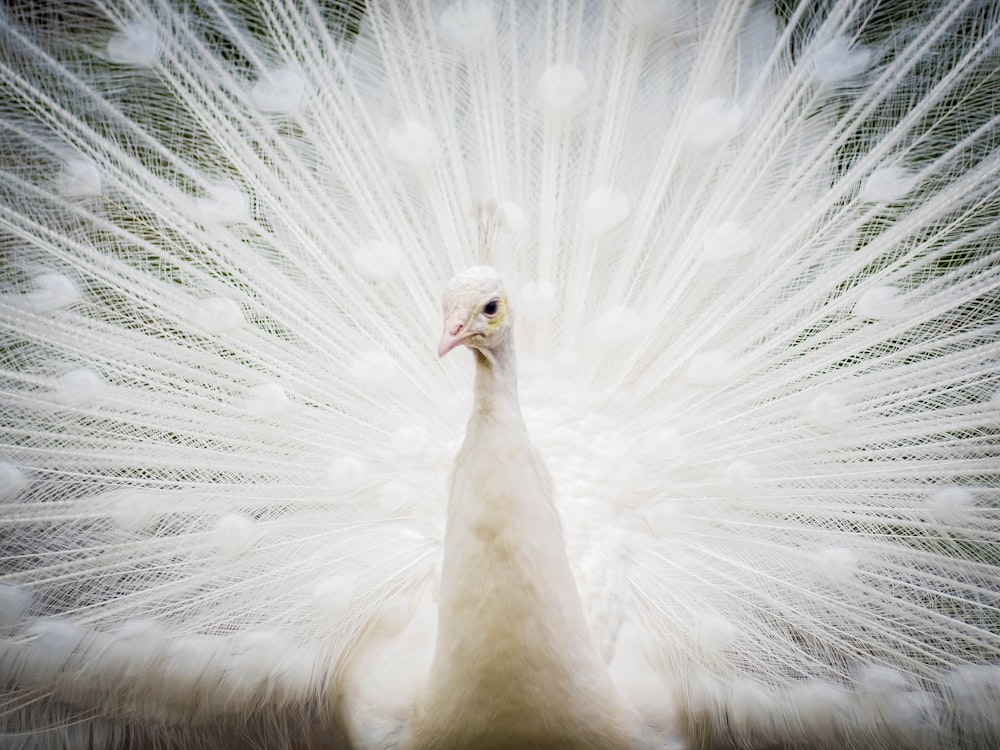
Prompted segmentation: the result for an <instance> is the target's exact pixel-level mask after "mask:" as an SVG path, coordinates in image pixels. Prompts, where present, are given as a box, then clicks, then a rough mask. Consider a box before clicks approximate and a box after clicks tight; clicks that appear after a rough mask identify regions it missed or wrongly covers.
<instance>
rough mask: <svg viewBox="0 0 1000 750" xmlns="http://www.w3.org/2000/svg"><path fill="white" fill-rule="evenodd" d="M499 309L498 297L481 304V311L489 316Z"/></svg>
mask: <svg viewBox="0 0 1000 750" xmlns="http://www.w3.org/2000/svg"><path fill="white" fill-rule="evenodd" d="M499 309H500V300H498V299H491V300H490V301H489V302H487V303H486V304H485V305H484V306H483V312H484V313H485V314H486V315H488V316H490V317H493V316H494V315H496V314H497V311H498V310H499Z"/></svg>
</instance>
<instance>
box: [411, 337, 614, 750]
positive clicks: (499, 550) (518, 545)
mask: <svg viewBox="0 0 1000 750" xmlns="http://www.w3.org/2000/svg"><path fill="white" fill-rule="evenodd" d="M507 343H508V344H509V341H508V342H507ZM514 368H515V362H514V354H513V351H512V346H508V347H501V348H494V349H493V350H492V351H490V352H487V353H485V354H484V353H480V352H476V384H475V399H476V400H475V406H474V407H473V410H472V416H471V418H470V419H469V425H468V429H467V431H466V436H465V441H464V443H463V444H462V448H461V449H460V451H459V454H458V457H457V458H456V461H455V467H454V472H453V474H452V480H451V491H450V497H449V502H448V522H447V527H446V531H445V549H444V560H443V565H442V571H441V586H440V592H439V597H438V633H437V643H436V646H435V652H434V659H433V662H432V665H431V671H430V675H429V678H428V683H427V686H426V693H425V695H424V697H423V700H422V702H421V704H420V706H419V707H418V711H417V720H416V722H415V724H414V736H413V738H412V742H411V744H410V746H411V747H413V748H420V750H423V749H424V748H432V747H434V748H437V747H455V748H458V747H462V748H465V747H469V748H472V747H475V748H514V747H516V748H567V749H568V748H605V749H612V748H626V747H630V746H631V745H630V741H629V740H628V739H627V736H626V732H625V730H624V725H623V720H622V715H621V713H620V711H619V704H618V700H617V695H616V693H615V691H614V689H613V688H612V685H611V681H610V676H609V674H608V672H607V669H606V667H605V665H604V664H603V661H602V660H601V659H600V657H599V656H598V654H597V650H596V648H595V646H594V643H593V640H592V637H591V635H590V631H589V628H588V627H587V624H586V622H585V618H584V614H583V606H582V604H581V602H580V598H579V594H578V592H577V589H576V583H575V580H574V578H573V575H572V572H571V570H570V566H569V561H568V559H567V557H566V551H565V543H564V540H563V535H562V527H561V523H560V520H559V516H558V513H557V512H556V509H555V506H554V504H553V488H552V480H551V478H550V476H549V474H548V471H547V470H546V468H545V465H544V463H543V461H542V459H541V457H540V456H539V454H538V452H537V451H536V450H535V448H534V446H532V444H531V442H530V440H529V438H528V434H527V431H526V430H525V427H524V423H523V421H522V419H521V415H520V410H519V408H518V403H517V381H516V373H515V369H514Z"/></svg>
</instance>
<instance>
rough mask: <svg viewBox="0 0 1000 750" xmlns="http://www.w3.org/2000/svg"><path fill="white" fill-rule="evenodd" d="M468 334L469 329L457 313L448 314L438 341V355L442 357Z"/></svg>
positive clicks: (467, 336)
mask: <svg viewBox="0 0 1000 750" xmlns="http://www.w3.org/2000/svg"><path fill="white" fill-rule="evenodd" d="M470 335H471V331H468V330H466V327H465V321H464V320H462V319H461V318H460V317H458V316H457V315H451V316H449V317H448V318H447V319H446V320H445V322H444V333H442V334H441V341H440V342H439V343H438V356H439V357H443V356H444V355H445V354H447V353H448V352H450V351H451V350H452V349H454V348H455V347H456V346H458V345H459V344H461V343H462V342H463V341H465V340H466V339H467V338H469V336H470Z"/></svg>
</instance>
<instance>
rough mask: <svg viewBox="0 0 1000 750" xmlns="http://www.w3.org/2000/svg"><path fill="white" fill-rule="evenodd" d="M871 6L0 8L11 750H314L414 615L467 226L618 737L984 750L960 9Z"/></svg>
mask: <svg viewBox="0 0 1000 750" xmlns="http://www.w3.org/2000/svg"><path fill="white" fill-rule="evenodd" d="M890 5H891V4H888V3H877V2H871V3H868V2H866V3H838V2H831V3H825V4H812V3H800V4H797V5H794V6H787V7H786V4H783V3H778V4H776V9H775V10H772V9H771V8H767V7H765V6H763V5H760V4H757V3H749V2H747V3H743V2H707V3H702V2H667V3H658V2H645V1H644V0H636V1H635V2H629V3H626V4H624V6H622V7H619V6H618V5H616V4H609V5H608V6H607V7H603V6H602V7H597V6H594V5H591V4H587V3H560V2H554V3H530V4H526V3H519V2H514V1H513V0H509V1H508V2H496V3H487V2H459V3H454V4H451V5H447V6H445V5H439V4H437V3H430V2H428V3H409V4H406V3H385V4H378V3H375V4H372V7H370V8H367V9H366V10H365V12H364V13H363V14H362V13H360V12H359V11H356V10H354V9H352V8H349V7H348V8H343V7H340V6H339V5H337V4H324V3H319V4H316V5H312V4H305V3H296V2H278V3H262V4H255V3H251V4H246V5H244V4H235V5H234V4H222V5H217V4H204V5H197V6H196V7H190V8H187V9H184V10H181V9H178V8H176V7H174V6H172V5H171V4H169V3H149V4H148V5H145V4H142V3H122V4H118V3H100V4H98V5H96V6H95V7H94V8H93V9H90V10H85V9H84V8H83V7H82V6H81V7H76V6H74V7H72V8H68V9H61V10H60V9H49V10H47V11H45V12H42V11H38V12H34V11H31V10H27V9H21V10H18V9H16V8H9V9H6V10H4V11H2V13H3V16H0V21H3V22H2V23H0V132H2V134H3V142H4V144H5V145H4V146H3V147H2V149H0V243H2V245H0V247H2V251H0V252H2V258H0V283H2V290H0V310H2V312H0V317H2V324H0V326H2V331H3V339H2V341H3V344H2V346H0V373H2V378H0V384H2V385H0V387H2V390H3V400H4V410H3V411H4V414H3V416H2V417H0V445H2V447H0V500H2V502H3V508H4V510H3V513H2V519H0V528H2V531H0V536H2V538H3V542H2V545H3V546H2V552H0V667H2V668H0V673H2V674H3V675H4V676H3V677H2V678H0V681H2V682H3V685H4V690H5V694H6V695H7V696H8V698H7V699H6V702H5V704H4V708H3V709H2V711H0V714H2V715H3V716H4V717H5V718H3V719H0V726H3V727H4V729H5V730H6V731H8V732H9V734H8V735H6V736H4V741H5V742H6V741H7V740H8V739H9V740H10V742H12V743H15V746H16V743H17V742H20V741H22V740H23V742H24V744H25V746H26V747H27V746H32V745H31V743H32V742H34V740H35V739H36V735H34V734H32V732H33V731H34V730H37V729H40V728H41V727H42V726H43V724H46V723H48V724H51V725H52V726H54V727H61V729H54V730H53V732H54V734H51V735H47V736H46V737H47V741H48V742H49V743H50V744H53V745H58V744H60V743H62V744H67V743H68V744H71V745H72V744H73V743H77V744H84V743H86V742H89V743H90V744H91V745H94V746H116V745H117V746H127V745H129V744H130V743H132V742H138V741H140V740H138V739H137V737H139V736H140V735H142V736H145V737H146V738H147V739H149V740H150V741H153V740H155V741H157V742H161V743H162V744H164V745H167V744H169V743H170V742H175V743H176V742H181V743H184V742H188V741H190V742H192V743H194V742H196V741H197V742H201V743H203V744H204V745H206V746H211V745H212V743H213V742H214V743H215V744H217V745H221V746H226V747H229V746H233V745H232V744H228V743H240V742H244V740H245V741H246V743H247V744H248V745H250V744H252V743H253V742H254V741H265V740H264V739H262V738H267V740H266V741H269V742H271V741H273V743H274V745H275V746H280V745H282V744H289V745H290V744H292V743H294V742H297V741H302V742H306V741H307V740H309V741H320V738H324V739H325V740H326V741H329V742H330V743H334V744H336V743H338V742H340V741H341V739H340V738H339V737H338V736H336V729H335V728H334V727H333V723H332V712H333V710H334V709H331V708H330V707H331V706H337V705H340V703H339V701H340V700H341V698H342V697H343V696H342V695H341V694H340V693H339V692H338V691H340V690H341V687H338V680H339V678H340V677H341V676H342V675H343V673H344V670H345V668H346V665H348V664H349V663H350V662H351V659H352V658H354V656H355V653H356V650H357V648H358V644H359V643H362V642H364V641H365V640H366V639H372V638H375V637H388V638H391V637H393V636H395V635H397V634H399V633H401V632H403V631H404V630H405V628H406V624H407V623H408V622H409V621H410V618H411V615H412V612H413V611H414V608H415V607H416V606H417V605H416V604H415V603H414V602H415V601H416V600H417V599H419V598H420V597H422V596H428V595H429V596H433V591H434V586H435V578H436V568H437V565H438V564H439V559H440V554H441V549H442V545H443V538H444V535H443V523H444V504H445V497H446V491H445V488H446V483H447V476H448V466H449V463H450V460H451V457H452V455H453V454H454V451H455V449H456V447H457V445H458V442H459V440H460V438H461V434H462V429H463V428H462V425H463V420H464V418H465V415H466V414H467V411H468V410H467V400H468V398H469V394H470V392H471V387H470V384H469V382H468V379H467V377H468V376H467V374H466V372H465V371H466V369H467V368H466V367H464V366H463V364H462V363H458V362H453V361H446V362H443V363H439V362H438V360H437V359H436V358H435V356H434V346H433V345H434V340H435V334H436V332H437V330H438V327H439V324H440V310H439V306H438V296H439V293H440V287H441V285H442V283H443V282H444V281H445V280H446V279H447V278H448V277H449V276H450V275H451V273H452V272H453V271H454V270H455V269H458V268H461V267H463V266H466V265H471V264H473V263H475V262H476V261H477V258H476V253H477V250H478V247H479V242H478V241H477V236H476V231H477V227H476V221H475V218H474V206H475V205H477V203H478V202H480V201H482V200H495V201H496V205H497V206H498V211H499V212H500V213H501V214H502V215H503V222H502V225H503V226H502V228H500V229H498V231H497V235H496V237H495V242H494V243H493V254H494V257H493V261H492V262H493V263H495V264H496V265H497V266H498V267H499V268H500V269H501V270H502V271H503V274H504V277H505V278H506V279H507V282H508V287H509V288H510V289H511V290H513V296H514V297H515V299H514V300H513V302H512V306H513V309H514V310H515V311H516V312H515V314H516V316H517V325H518V342H519V349H520V353H521V360H522V368H521V388H522V402H523V407H524V412H525V418H526V421H527V423H528V426H529V429H530V431H531V433H532V438H533V440H534V442H535V443H536V444H537V446H538V448H539V449H540V450H541V452H542V453H543V455H544V457H545V459H546V462H547V464H548V466H549V468H550V470H551V471H552V474H553V476H554V478H555V480H556V486H557V488H558V498H559V504H560V510H561V512H562V515H563V520H564V525H565V533H566V536H567V544H568V548H569V553H570V558H571V560H572V561H573V563H574V566H575V573H576V575H577V581H578V585H579V587H580V590H581V595H582V596H583V598H584V603H585V605H586V606H587V609H588V615H589V616H590V618H591V621H592V622H591V624H592V626H593V628H594V631H595V633H596V634H597V635H598V640H599V641H600V642H601V646H602V648H603V649H604V652H605V654H606V655H607V657H608V659H609V662H612V663H614V664H617V665H618V672H617V674H618V675H619V677H620V680H623V681H624V680H626V679H627V678H626V677H625V675H630V674H632V675H636V676H635V677H634V680H633V681H632V683H631V684H629V685H626V686H624V687H623V691H624V692H625V693H626V694H631V695H633V696H639V697H641V698H642V699H641V700H640V699H639V697H635V698H634V700H635V701H636V702H638V703H642V705H643V708H642V710H643V711H644V717H645V719H646V721H647V723H648V724H649V725H650V726H653V725H655V726H665V725H667V724H670V723H671V721H672V718H673V716H674V713H675V711H677V710H679V711H680V712H681V713H683V714H684V715H685V716H686V717H688V720H689V722H690V725H691V727H692V732H693V735H692V736H693V739H692V742H693V743H694V744H697V743H698V742H699V741H704V743H705V744H706V745H711V744H712V743H720V744H725V743H727V742H732V743H734V744H738V745H742V746H750V745H756V746H770V745H774V744H785V745H789V746H794V744H795V743H796V742H800V743H801V742H806V741H812V740H813V739H815V738H816V737H819V738H820V740H818V741H826V742H828V744H838V743H839V744H841V745H846V746H889V745H890V744H891V743H894V742H895V743H897V744H899V745H901V746H913V747H925V746H945V745H948V744H949V743H962V742H964V743H965V745H966V746H969V747H974V746H976V745H977V743H978V744H980V745H982V744H984V743H987V742H990V741H993V740H995V739H996V737H997V734H998V731H1000V730H998V727H997V723H996V719H995V717H994V716H993V709H992V708H991V707H992V706H994V705H995V699H996V698H997V696H998V695H1000V669H998V666H997V665H998V664H1000V627H998V616H997V615H998V612H1000V583H998V577H997V573H996V571H997V566H998V565H1000V557H998V554H997V547H996V545H997V543H998V542H1000V525H998V520H1000V517H998V511H997V507H998V495H997V487H998V470H997V466H998V465H1000V463H998V459H1000V456H998V447H997V429H996V427H997V423H998V420H1000V398H998V395H997V394H998V393H1000V374H998V373H1000V352H998V349H997V344H996V341H997V340H998V337H1000V314H998V310H1000V306H998V299H1000V274H998V272H997V268H998V267H1000V250H998V247H1000V245H998V243H997V238H998V236H1000V220H998V219H997V216H1000V189H998V187H1000V149H998V148H997V147H998V145H1000V143H998V141H1000V116H998V114H997V109H996V102H997V101H1000V88H998V86H1000V84H998V80H997V75H996V70H997V55H998V48H997V45H996V43H995V38H996V35H997V32H998V29H1000V11H998V9H997V8H996V7H994V5H993V4H992V3H988V2H974V1H973V0H968V1H960V2H947V3H944V2H942V3H927V4H925V6H924V7H921V8H919V9H915V10H913V12H912V13H911V14H902V15H901V14H900V13H898V12H894V11H893V9H892V8H891V7H889V6H890ZM421 632H422V631H421ZM420 637H424V636H423V635H422V636H420ZM425 641H427V642H423V643H421V644H420V646H419V648H422V649H426V650H427V652H428V653H429V652H430V651H431V650H432V649H433V643H432V642H431V639H428V638H426V637H425ZM392 653H395V652H392ZM643 661H645V662H646V665H647V666H648V667H649V672H648V673H646V672H643V673H642V674H641V675H640V673H639V672H637V671H636V669H637V668H636V667H635V666H634V665H636V664H638V663H640V662H643ZM373 684H374V677H373ZM623 684H624V683H623ZM414 689H415V688H414ZM661 690H662V691H663V693H664V694H663V695H662V696H661V695H659V694H657V695H650V694H649V693H650V692H657V691H661ZM629 691H631V693H629ZM670 691H672V693H673V694H672V695H671V694H668V693H669V692H670ZM677 706H679V707H680V708H679V709H678V708H677ZM248 716H249V717H253V718H252V719H250V720H247V719H246V717H248ZM390 719H391V717H388V718H386V719H385V725H384V726H383V725H381V724H380V725H379V728H378V729H377V730H376V729H374V728H373V730H372V736H375V735H376V734H377V732H382V731H383V730H384V731H385V732H387V733H388V734H391V732H392V731H394V730H392V729H391V727H394V726H395V724H393V723H392V722H393V721H395V719H391V720H390ZM380 720H381V717H380ZM241 723H243V724H244V726H243V727H242V728H239V726H240V725H241ZM74 727H86V729H79V730H78V729H76V728H74ZM386 727H390V729H386ZM77 731H80V732H82V733H83V734H81V735H75V734H74V733H75V732H77ZM60 732H62V734H60ZM327 733H332V734H327ZM699 733H703V734H704V736H703V737H702V736H701V735H700V734H699ZM84 735H86V737H88V738H89V739H80V738H81V737H83V736H84ZM380 736H381V735H380ZM38 737H41V735H38ZM699 738H700V739H699ZM39 742H40V743H41V740H39ZM375 744H377V742H376V743H375Z"/></svg>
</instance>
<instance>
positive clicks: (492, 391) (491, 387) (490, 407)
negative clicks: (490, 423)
mask: <svg viewBox="0 0 1000 750" xmlns="http://www.w3.org/2000/svg"><path fill="white" fill-rule="evenodd" d="M472 352H473V354H474V355H475V358H476V383H475V391H474V396H475V403H474V406H473V409H474V411H473V417H475V416H476V415H477V414H479V415H494V416H505V415H506V416H510V417H513V416H515V415H516V417H517V419H518V420H520V414H521V410H520V406H519V404H518V400H517V357H516V355H515V353H514V346H513V344H512V342H511V341H510V339H509V338H508V339H507V340H506V341H505V342H503V344H502V345H500V346H498V347H496V348H495V349H493V350H491V351H489V352H486V353H484V352H481V351H480V350H478V349H473V350H472Z"/></svg>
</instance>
